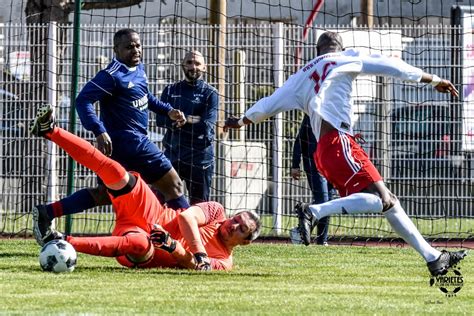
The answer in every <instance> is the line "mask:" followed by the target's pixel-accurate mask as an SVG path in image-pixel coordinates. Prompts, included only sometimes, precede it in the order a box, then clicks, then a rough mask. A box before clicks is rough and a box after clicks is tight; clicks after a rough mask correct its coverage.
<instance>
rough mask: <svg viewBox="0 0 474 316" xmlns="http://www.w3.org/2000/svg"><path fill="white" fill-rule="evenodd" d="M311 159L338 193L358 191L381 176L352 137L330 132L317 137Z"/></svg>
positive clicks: (380, 178) (344, 194)
mask: <svg viewBox="0 0 474 316" xmlns="http://www.w3.org/2000/svg"><path fill="white" fill-rule="evenodd" d="M314 160H315V162H316V166H317V167H318V169H319V172H321V174H322V175H323V176H324V177H325V178H326V179H327V180H328V181H329V182H331V183H332V184H333V185H334V187H335V188H336V189H337V190H338V191H339V194H340V196H347V195H350V194H353V193H357V192H360V191H362V190H364V189H365V188H367V187H368V186H369V185H370V184H372V183H374V182H377V181H381V180H382V176H381V175H380V173H379V172H378V170H377V168H375V166H374V165H373V163H372V162H371V161H370V159H369V156H367V154H366V153H365V151H364V150H363V149H362V147H361V146H360V145H359V144H358V143H357V142H356V141H355V140H354V137H353V136H350V135H349V134H346V133H343V132H339V131H338V130H334V131H331V132H329V133H327V134H325V135H324V136H323V137H321V138H320V139H319V142H318V146H317V149H316V152H315V153H314Z"/></svg>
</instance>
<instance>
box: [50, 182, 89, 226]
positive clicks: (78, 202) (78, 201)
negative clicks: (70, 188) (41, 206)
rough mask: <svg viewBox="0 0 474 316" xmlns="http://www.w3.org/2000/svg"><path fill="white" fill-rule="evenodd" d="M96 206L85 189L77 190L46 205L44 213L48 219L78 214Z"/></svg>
mask: <svg viewBox="0 0 474 316" xmlns="http://www.w3.org/2000/svg"><path fill="white" fill-rule="evenodd" d="M94 206H96V203H95V201H94V199H93V198H92V195H91V194H90V193H89V191H88V190H87V189H82V190H79V191H77V192H75V193H73V194H71V195H70V196H67V197H65V198H63V199H61V200H59V201H57V202H54V203H52V204H48V205H46V211H47V212H48V216H49V218H50V219H53V218H56V217H61V216H63V215H70V214H76V213H80V212H82V211H84V210H87V209H89V208H93V207H94Z"/></svg>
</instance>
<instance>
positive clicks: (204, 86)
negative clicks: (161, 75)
mask: <svg viewBox="0 0 474 316" xmlns="http://www.w3.org/2000/svg"><path fill="white" fill-rule="evenodd" d="M181 67H182V70H183V73H184V76H185V79H184V80H182V81H179V82H176V83H174V84H171V85H169V86H167V87H166V88H165V89H164V90H163V94H162V95H161V101H162V102H165V103H169V104H171V106H173V107H174V108H176V109H179V110H181V111H182V112H183V113H184V115H185V117H186V124H185V125H184V126H183V127H181V128H177V127H176V126H175V124H174V122H173V121H172V120H171V119H170V118H168V117H166V116H157V125H158V126H163V127H166V128H167V131H166V134H165V137H164V142H163V143H164V147H165V155H166V156H167V157H168V158H169V159H170V161H171V163H172V164H173V167H174V168H175V169H176V171H177V172H178V174H179V176H180V177H181V179H182V180H183V181H184V182H185V183H186V188H187V189H188V194H189V201H190V203H191V204H195V203H198V202H202V201H208V200H209V192H210V187H211V181H212V176H213V173H214V137H215V127H216V121H217V110H218V107H219V96H218V93H217V90H216V89H215V88H214V87H212V86H210V85H209V84H208V83H206V82H205V81H204V80H202V79H201V78H202V75H203V73H204V72H205V71H206V64H205V61H204V57H203V56H202V54H201V53H200V52H198V51H192V52H188V53H187V54H186V56H185V57H184V59H183V62H182V64H181Z"/></svg>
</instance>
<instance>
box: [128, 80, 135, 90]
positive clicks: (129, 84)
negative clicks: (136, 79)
mask: <svg viewBox="0 0 474 316" xmlns="http://www.w3.org/2000/svg"><path fill="white" fill-rule="evenodd" d="M133 87H135V85H134V84H133V82H131V81H130V82H129V83H128V86H127V88H129V89H131V88H133Z"/></svg>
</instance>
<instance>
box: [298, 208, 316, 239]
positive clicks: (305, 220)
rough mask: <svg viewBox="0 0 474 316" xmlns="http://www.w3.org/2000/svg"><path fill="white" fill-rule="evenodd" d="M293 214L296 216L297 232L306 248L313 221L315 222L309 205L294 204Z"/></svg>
mask: <svg viewBox="0 0 474 316" xmlns="http://www.w3.org/2000/svg"><path fill="white" fill-rule="evenodd" d="M295 212H296V214H298V230H299V232H300V237H301V241H302V242H303V244H305V245H306V246H308V245H309V244H310V243H311V230H312V228H313V221H315V220H314V216H313V213H311V211H310V209H309V204H307V203H302V202H299V203H297V204H296V206H295ZM315 222H316V221H315Z"/></svg>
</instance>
